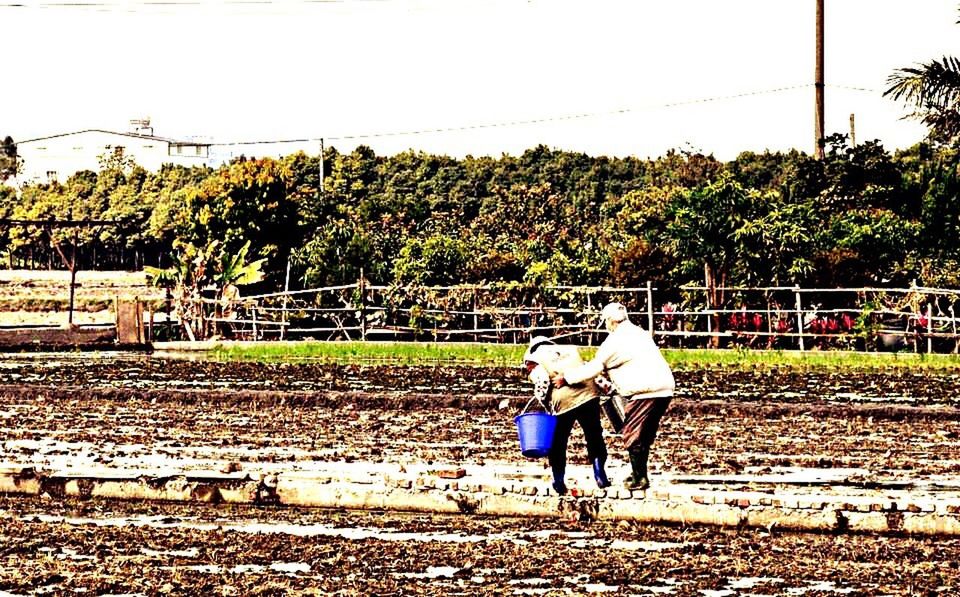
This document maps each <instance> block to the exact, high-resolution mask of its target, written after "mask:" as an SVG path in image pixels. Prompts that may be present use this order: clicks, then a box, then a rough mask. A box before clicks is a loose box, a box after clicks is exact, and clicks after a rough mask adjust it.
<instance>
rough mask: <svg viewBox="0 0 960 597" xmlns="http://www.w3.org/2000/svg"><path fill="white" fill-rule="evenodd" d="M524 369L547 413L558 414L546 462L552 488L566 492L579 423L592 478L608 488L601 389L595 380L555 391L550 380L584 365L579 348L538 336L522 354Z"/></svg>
mask: <svg viewBox="0 0 960 597" xmlns="http://www.w3.org/2000/svg"><path fill="white" fill-rule="evenodd" d="M523 361H524V366H525V367H526V369H527V374H528V375H529V376H530V381H532V382H533V393H534V396H535V397H536V398H537V399H538V400H539V401H540V403H541V404H543V405H544V408H545V409H546V410H547V412H549V413H551V414H553V415H556V417H557V427H556V430H555V431H554V434H553V443H552V444H551V445H550V451H549V452H548V454H547V459H548V461H549V462H550V469H551V471H552V473H553V489H554V491H556V492H557V493H558V494H560V495H563V494H565V493H566V492H567V485H566V481H565V479H564V475H565V473H566V468H567V442H568V440H569V439H570V433H571V432H572V431H573V424H574V423H580V428H581V429H583V438H584V440H585V441H586V443H587V457H588V458H589V459H590V462H591V464H592V465H593V477H594V479H595V480H596V482H597V487H600V488H603V487H609V486H610V481H609V480H607V474H606V471H605V470H604V465H605V464H606V461H607V446H606V443H605V442H604V440H603V427H602V425H601V423H600V399H599V390H598V389H597V385H596V383H594V380H593V379H586V380H583V381H581V382H579V383H575V384H568V385H565V386H564V387H562V388H554V387H553V385H552V384H551V383H550V381H551V379H552V378H553V377H554V376H555V375H557V374H558V373H559V372H560V371H561V370H562V369H565V368H570V367H574V366H577V365H582V364H583V359H582V358H581V357H580V352H579V351H578V350H577V347H576V346H566V345H559V344H557V343H555V342H553V341H552V340H550V339H549V338H545V337H543V336H535V337H533V338H531V340H530V347H529V348H528V349H527V352H526V354H524V355H523Z"/></svg>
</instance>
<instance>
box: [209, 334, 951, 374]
mask: <svg viewBox="0 0 960 597" xmlns="http://www.w3.org/2000/svg"><path fill="white" fill-rule="evenodd" d="M525 350H526V345H514V344H482V343H478V344H474V343H436V342H316V341H304V342H239V343H226V342H225V343H220V344H218V345H217V346H216V347H215V348H214V350H213V356H214V358H216V359H218V360H222V361H256V362H277V361H305V360H308V361H322V362H331V363H339V364H353V363H356V364H364V363H389V364H398V365H436V364H444V363H449V364H462V365H471V366H485V367H504V366H505V367H512V366H518V365H520V360H521V359H522V358H523V353H524V351H525ZM595 351H596V347H583V348H582V349H581V354H583V356H584V358H590V357H592V356H593V354H594V352H595ZM663 352H664V356H665V357H666V359H667V361H668V362H669V363H670V365H671V366H672V367H673V368H674V369H677V370H696V369H709V368H741V369H755V368H764V369H774V368H787V369H798V370H807V369H810V370H823V369H852V370H883V369H915V370H960V355H953V354H924V353H921V354H916V353H907V352H899V353H887V352H885V353H875V352H870V353H864V352H849V351H806V352H800V351H772V350H743V349H715V350H710V349H664V351H663Z"/></svg>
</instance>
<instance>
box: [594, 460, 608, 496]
mask: <svg viewBox="0 0 960 597" xmlns="http://www.w3.org/2000/svg"><path fill="white" fill-rule="evenodd" d="M606 462H607V458H606V456H602V457H600V458H594V459H593V478H594V479H595V480H596V481H597V487H599V488H600V489H603V488H604V487H610V480H609V479H607V472H606V471H605V470H603V465H604V464H606Z"/></svg>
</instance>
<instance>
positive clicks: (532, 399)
mask: <svg viewBox="0 0 960 597" xmlns="http://www.w3.org/2000/svg"><path fill="white" fill-rule="evenodd" d="M536 399H537V397H536V396H533V397H532V398H530V400H528V401H527V404H526V406H524V407H523V410H521V411H520V414H521V415H523V414H526V412H527V409H528V408H530V404H531V403H532V402H533V401H534V400H536Z"/></svg>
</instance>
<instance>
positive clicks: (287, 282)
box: [280, 256, 290, 340]
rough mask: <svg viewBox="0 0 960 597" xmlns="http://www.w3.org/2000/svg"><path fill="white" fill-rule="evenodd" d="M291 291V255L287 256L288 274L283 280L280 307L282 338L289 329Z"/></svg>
mask: <svg viewBox="0 0 960 597" xmlns="http://www.w3.org/2000/svg"><path fill="white" fill-rule="evenodd" d="M288 292H290V257H289V256H288V257H287V275H286V277H285V278H284V281H283V302H282V304H281V308H280V339H281V340H283V338H284V336H285V335H286V330H287V297H288V296H290V295H289V294H287V293H288Z"/></svg>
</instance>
